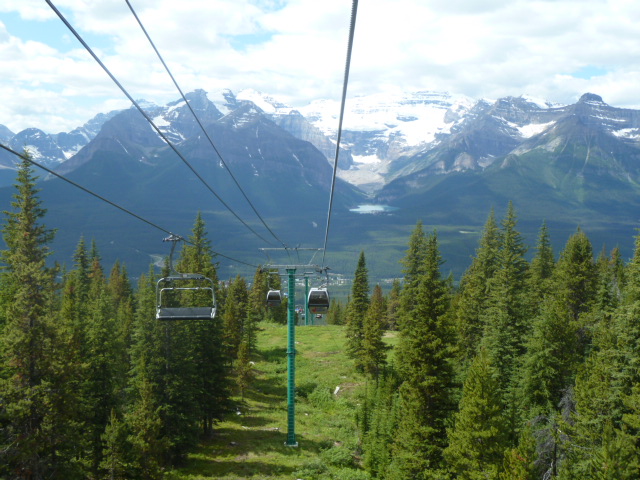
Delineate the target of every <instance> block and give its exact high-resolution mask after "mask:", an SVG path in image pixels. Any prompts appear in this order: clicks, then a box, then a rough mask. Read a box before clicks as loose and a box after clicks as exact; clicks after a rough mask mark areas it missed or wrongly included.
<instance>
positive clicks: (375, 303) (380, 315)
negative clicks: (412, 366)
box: [358, 285, 387, 378]
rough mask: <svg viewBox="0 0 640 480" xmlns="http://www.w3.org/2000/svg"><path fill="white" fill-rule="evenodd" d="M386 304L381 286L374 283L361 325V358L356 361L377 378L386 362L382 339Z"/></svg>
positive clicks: (385, 351) (385, 348)
mask: <svg viewBox="0 0 640 480" xmlns="http://www.w3.org/2000/svg"><path fill="white" fill-rule="evenodd" d="M385 314H386V305H385V302H384V296H383V295H382V288H380V285H376V286H375V287H374V289H373V295H372V296H371V303H370V305H369V309H368V310H367V313H366V315H365V317H364V322H363V326H362V330H363V339H362V358H361V359H358V363H361V364H362V368H363V370H364V371H365V373H367V374H368V375H371V376H372V377H374V378H377V377H378V375H379V374H380V370H381V369H382V368H383V367H384V365H385V364H386V363H387V347H386V344H385V343H384V342H383V341H382V337H383V335H384V331H385V325H386V323H387V322H386V316H385Z"/></svg>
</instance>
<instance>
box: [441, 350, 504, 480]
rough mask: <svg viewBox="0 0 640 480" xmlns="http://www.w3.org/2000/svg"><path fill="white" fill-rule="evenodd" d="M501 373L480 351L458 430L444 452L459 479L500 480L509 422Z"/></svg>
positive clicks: (468, 381)
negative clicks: (501, 388)
mask: <svg viewBox="0 0 640 480" xmlns="http://www.w3.org/2000/svg"><path fill="white" fill-rule="evenodd" d="M498 375H499V372H498V370H497V369H496V368H494V367H493V365H492V364H491V360H490V358H489V356H488V355H487V353H486V351H484V350H480V353H479V354H478V356H477V357H476V358H475V360H474V361H473V363H472V364H471V367H469V372H468V374H467V377H466V379H465V381H464V387H463V389H462V398H461V400H460V406H459V411H458V413H457V414H456V416H455V426H454V427H453V428H452V429H450V430H449V431H448V437H449V446H448V447H447V448H446V450H445V451H444V456H445V459H446V460H447V464H448V465H449V467H450V468H451V470H452V472H453V473H454V475H455V478H458V479H461V480H462V479H465V480H476V479H477V480H482V479H488V478H494V479H497V478H498V473H499V472H500V470H501V469H502V462H503V457H504V451H505V450H506V448H507V446H508V435H507V434H508V421H507V418H506V417H505V416H504V404H503V402H502V397H501V395H500V382H499V381H498Z"/></svg>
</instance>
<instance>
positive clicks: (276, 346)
mask: <svg viewBox="0 0 640 480" xmlns="http://www.w3.org/2000/svg"><path fill="white" fill-rule="evenodd" d="M389 340H390V342H393V341H394V340H395V339H394V338H389ZM286 345H287V329H286V327H285V326H281V325H270V324H263V325H262V326H261V331H260V333H259V337H258V352H257V355H256V357H255V359H254V361H255V365H254V371H255V375H256V377H255V380H254V382H253V385H252V386H251V388H250V390H249V391H248V392H247V393H246V395H245V399H244V401H242V405H243V406H241V407H240V409H239V412H238V414H235V415H230V416H229V418H227V419H226V420H225V421H224V422H221V423H220V424H219V425H218V427H217V429H216V434H215V436H214V438H213V439H211V440H210V441H208V442H206V443H204V444H202V445H201V446H200V448H199V449H198V450H197V451H196V452H194V453H192V454H191V455H189V457H188V459H187V463H186V465H185V466H184V467H183V468H180V469H177V470H174V471H172V472H169V473H168V474H167V476H166V478H168V479H170V480H187V479H188V480H196V479H219V480H232V479H233V480H239V479H265V480H276V479H278V480H279V479H282V480H284V479H287V480H290V479H297V478H301V479H305V480H307V479H352V480H357V479H366V478H369V477H368V476H367V474H366V473H365V472H364V471H363V470H361V469H359V467H358V460H359V459H358V458H357V432H356V416H357V411H358V404H359V402H360V397H361V395H362V393H363V391H364V388H365V386H366V380H365V379H364V377H363V376H361V375H359V374H357V373H356V372H355V371H354V369H353V362H352V361H351V360H349V359H348V358H347V357H346V355H345V354H344V331H343V327H340V326H335V325H327V326H308V327H297V328H296V350H297V356H296V390H297V395H296V427H295V431H296V440H297V441H298V444H299V446H298V447H288V446H285V441H286V439H287V388H286V380H287V355H286ZM337 387H339V388H338V389H337V392H336V388H337ZM237 400H238V401H239V402H241V400H240V399H237Z"/></svg>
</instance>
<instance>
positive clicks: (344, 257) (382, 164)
mask: <svg viewBox="0 0 640 480" xmlns="http://www.w3.org/2000/svg"><path fill="white" fill-rule="evenodd" d="M186 97H187V99H188V100H189V103H190V105H191V107H192V108H193V109H194V110H195V111H196V112H197V114H198V117H199V118H200V120H201V123H202V124H203V125H204V127H205V129H206V131H207V134H208V135H209V137H210V138H211V139H212V141H213V143H214V146H215V147H216V150H217V153H216V151H215V150H214V149H213V148H212V147H211V145H210V144H209V142H208V140H206V137H205V135H204V134H203V132H202V131H201V129H200V127H199V126H198V124H197V123H196V122H195V121H194V119H193V117H192V115H191V112H190V111H189V109H188V108H187V105H186V104H185V102H184V101H183V100H178V101H175V102H172V103H169V104H168V105H164V106H158V105H153V104H148V103H146V102H140V104H141V105H142V106H143V108H144V110H145V112H146V113H147V114H148V116H149V117H151V118H153V121H154V123H155V125H156V126H157V127H158V128H159V129H160V130H161V132H162V133H163V135H164V136H165V138H166V139H168V141H169V142H170V143H171V144H172V145H173V146H174V148H175V149H177V150H178V151H179V152H181V154H180V155H181V156H182V159H181V158H180V155H177V154H176V152H175V151H174V149H172V148H170V145H168V144H167V142H166V141H165V140H163V139H162V138H160V137H159V136H158V134H157V133H156V132H155V131H154V129H153V128H152V127H151V126H150V124H149V123H148V122H147V121H146V120H145V119H144V117H143V116H142V115H140V113H139V112H138V111H137V110H136V109H134V108H131V109H127V110H123V111H114V112H109V113H105V114H100V115H98V116H96V117H95V118H93V119H91V120H90V121H89V122H87V123H86V124H85V125H84V126H82V127H79V128H77V129H75V130H73V131H72V132H68V133H57V134H47V133H45V132H42V131H41V130H37V129H35V128H29V129H26V130H23V131H21V132H19V133H17V134H14V133H13V132H11V131H10V130H9V129H8V128H6V127H4V126H1V125H0V141H2V142H3V143H4V144H6V145H9V146H11V147H12V148H13V149H15V150H22V149H23V148H27V149H28V150H29V151H30V153H31V155H32V156H33V158H34V159H35V160H36V161H38V162H41V163H42V164H44V165H46V166H47V167H49V168H53V169H55V170H56V171H57V172H59V173H60V174H62V175H66V176H68V178H70V179H72V180H74V181H76V182H78V183H79V184H81V185H83V186H85V187H86V188H89V189H91V190H94V191H95V192H96V193H98V194H100V195H103V196H104V197H107V198H109V199H112V200H117V202H121V203H122V204H123V206H124V207H125V208H129V209H130V210H132V211H135V212H136V213H137V214H138V215H141V216H143V217H145V218H147V217H148V218H151V219H153V221H154V222H157V223H162V224H163V225H166V226H167V228H170V229H172V231H173V229H176V230H179V231H180V232H185V231H187V232H188V231H189V229H190V227H191V225H192V223H193V220H194V218H195V212H197V211H200V212H202V214H203V217H204V218H205V221H206V222H207V225H208V227H209V230H210V232H212V237H213V239H212V243H213V247H214V250H217V251H219V252H221V253H224V254H225V255H227V256H230V257H233V258H234V259H244V261H247V263H251V264H254V263H264V262H265V261H266V262H270V261H272V260H273V259H271V258H266V259H265V258H263V257H261V255H262V254H261V253H260V252H259V251H258V248H260V247H259V245H262V246H269V247H270V248H271V247H273V248H275V247H281V246H282V245H283V244H286V245H287V246H292V245H296V246H297V245H300V246H303V247H311V246H312V247H320V246H322V242H323V240H324V233H325V223H326V221H327V210H328V208H331V211H332V216H331V223H330V225H329V226H330V229H329V232H330V235H329V237H328V238H329V239H330V242H329V244H328V248H327V254H329V252H332V268H333V269H334V270H336V271H340V272H342V273H347V274H348V273H349V272H350V271H352V265H353V263H354V262H355V259H354V257H357V255H355V254H357V252H358V251H359V250H362V249H364V250H366V251H367V252H369V251H371V252H372V253H373V252H376V254H375V255H374V258H372V259H371V260H370V270H371V271H372V272H373V273H374V274H375V276H376V277H378V278H380V277H385V276H386V277H392V276H397V275H398V274H399V271H400V265H399V263H398V260H399V259H400V258H401V257H402V256H403V254H404V250H405V249H406V241H407V239H408V235H409V233H410V231H411V229H412V228H413V226H414V225H415V223H416V221H418V220H421V221H423V223H424V224H425V226H428V227H429V228H437V230H438V232H439V238H440V241H441V246H442V250H443V257H444V258H445V259H446V260H447V264H448V266H449V268H450V269H451V270H452V271H453V272H454V274H456V275H459V274H460V273H461V272H462V271H463V270H464V268H466V266H467V265H468V262H469V258H470V256H471V255H472V254H473V251H474V249H475V248H476V247H477V240H478V234H479V232H480V229H481V227H482V225H483V224H484V222H485V220H486V218H487V215H488V214H489V212H490V210H491V209H492V208H493V209H495V211H496V214H498V215H500V214H501V213H502V212H503V211H504V209H505V208H506V206H507V203H508V202H509V201H513V202H514V205H515V207H516V211H517V212H518V218H519V220H520V230H521V231H522V232H523V234H524V235H525V237H526V238H527V240H528V243H529V244H530V245H533V244H534V243H535V237H536V232H537V230H538V229H539V227H540V225H541V224H542V222H543V221H546V222H547V224H548V225H549V226H550V230H551V234H552V240H553V241H554V245H555V246H556V251H558V250H559V249H560V248H562V245H563V244H564V242H565V241H566V239H567V237H568V235H570V234H571V233H572V232H574V231H575V229H576V228H578V227H580V228H582V229H584V230H586V231H587V233H588V234H589V236H590V238H592V241H593V242H594V245H595V247H596V248H600V247H602V245H603V244H605V243H606V244H607V245H609V247H612V246H615V245H619V246H620V247H621V249H622V250H623V252H624V253H625V254H627V255H630V253H631V247H632V245H633V238H632V237H633V235H634V229H635V228H636V227H637V224H638V214H637V212H638V207H640V187H639V185H640V178H639V177H640V175H639V174H640V158H639V155H640V111H638V110H631V109H621V108H616V107H612V106H610V105H607V104H606V103H605V102H604V101H603V99H602V98H601V97H599V96H598V95H595V94H591V93H587V94H584V95H583V96H582V97H581V98H580V99H579V100H578V102H576V103H575V104H573V105H555V104H551V103H549V102H546V101H540V100H536V99H532V98H529V97H526V96H521V97H505V98H501V99H498V100H496V101H488V100H479V101H474V100H471V99H469V98H466V97H460V96H452V95H449V94H446V93H437V92H413V93H404V94H400V95H397V96H380V95H374V96H370V97H356V98H354V99H350V100H348V101H347V104H346V111H345V119H344V128H343V132H342V145H341V148H340V154H339V162H338V167H339V168H338V170H337V172H336V173H337V177H338V178H337V180H336V184H335V189H334V192H335V197H334V199H333V203H332V204H331V206H330V207H329V204H328V200H329V192H330V190H331V185H332V181H333V179H332V175H333V171H332V170H333V169H332V165H333V162H334V158H335V153H336V144H335V141H336V133H337V132H336V129H337V125H338V121H337V116H338V113H339V107H340V106H339V104H338V102H336V101H317V102H314V103H312V104H310V105H307V106H305V107H301V108H292V107H290V106H287V105H284V104H282V103H280V102H278V101H276V100H274V99H272V98H271V97H269V96H267V95H263V94H261V93H259V92H255V91H252V90H245V91H242V92H239V93H237V94H234V93H233V92H231V91H230V90H226V91H222V92H217V93H214V94H211V95H209V94H207V93H206V92H204V91H203V90H196V91H194V92H191V93H189V94H187V96H186ZM218 153H220V155H218ZM16 160H17V158H16V157H15V156H13V155H11V154H9V153H7V152H4V151H1V152H0V185H5V188H2V189H0V201H2V202H3V204H8V202H9V197H10V195H11V194H12V188H10V187H7V185H9V184H10V183H11V182H12V178H13V175H14V168H15V163H16ZM194 172H197V175H194ZM229 173H231V175H230V174H229ZM198 176H200V180H201V181H199V179H198ZM236 183H237V184H239V185H240V186H241V187H242V190H240V189H239V188H237V185H236ZM41 186H42V193H41V195H42V197H43V200H44V204H45V206H46V208H48V209H49V215H48V217H47V223H50V224H51V225H52V226H55V227H57V228H58V235H57V238H58V239H57V241H56V245H54V250H56V251H59V252H61V257H62V259H63V260H64V259H65V258H66V261H68V259H69V258H70V255H71V252H72V251H73V248H74V247H75V244H76V243H77V241H78V240H79V237H80V235H84V236H85V237H91V238H93V239H96V241H97V243H98V244H99V248H100V251H101V252H103V255H104V257H105V258H108V259H115V258H120V259H122V260H124V261H125V262H126V263H127V264H128V265H131V266H132V267H133V268H134V269H135V270H137V271H140V270H141V269H142V268H144V266H145V265H148V264H149V262H150V260H151V259H154V258H158V257H161V256H162V255H163V251H162V248H163V246H162V245H161V244H160V243H158V242H157V238H159V237H160V236H161V235H162V234H159V233H158V232H152V230H153V229H152V228H150V227H149V225H144V224H140V222H137V221H135V219H133V218H125V217H126V215H123V213H122V212H120V211H118V210H115V209H113V207H111V206H109V205H107V204H105V203H104V202H100V201H98V200H96V199H92V198H90V197H87V194H86V193H84V192H82V191H79V190H78V189H74V188H73V187H71V186H69V185H68V184H66V183H65V182H63V181H61V180H60V179H55V178H54V179H49V180H48V181H46V182H42V183H41ZM247 199H248V200H249V201H247ZM4 202H6V203H4ZM368 203H370V204H374V205H376V206H377V208H372V209H370V210H368V211H375V212H378V213H380V214H379V215H363V214H359V213H357V211H355V207H357V206H358V205H361V204H368ZM226 206H232V208H231V209H229V208H226ZM256 211H257V212H258V214H260V216H258V215H256ZM359 211H362V210H359ZM260 217H262V218H260ZM239 218H240V219H249V220H247V221H245V224H243V223H241V221H239V220H238V219H239ZM266 227H269V228H266ZM269 230H271V231H269ZM274 233H275V235H274ZM154 235H155V237H156V240H153V238H154ZM154 241H155V242H156V243H155V244H154V243H153V242H154ZM273 252H274V253H273V255H276V254H278V255H279V254H281V253H280V252H277V251H275V250H274V251H273ZM276 252H277V253H276ZM354 253H355V254H354ZM285 261H287V260H285ZM288 261H290V260H288ZM300 261H302V262H303V263H304V262H305V261H304V260H300ZM221 265H223V266H224V267H223V268H224V269H225V270H224V273H225V274H232V273H233V272H234V271H237V269H242V263H238V262H234V261H230V260H225V259H224V258H221ZM445 268H446V267H445ZM234 269H236V270H234Z"/></svg>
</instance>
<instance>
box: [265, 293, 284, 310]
mask: <svg viewBox="0 0 640 480" xmlns="http://www.w3.org/2000/svg"><path fill="white" fill-rule="evenodd" d="M281 303H282V294H281V293H280V290H269V291H268V292H267V306H268V307H279V306H280V304H281Z"/></svg>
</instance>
